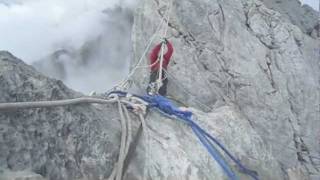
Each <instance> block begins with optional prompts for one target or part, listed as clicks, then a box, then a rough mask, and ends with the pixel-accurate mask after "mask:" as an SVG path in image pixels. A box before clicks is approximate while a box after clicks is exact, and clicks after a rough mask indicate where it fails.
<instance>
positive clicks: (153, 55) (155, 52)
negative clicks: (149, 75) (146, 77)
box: [150, 41, 173, 71]
mask: <svg viewBox="0 0 320 180" xmlns="http://www.w3.org/2000/svg"><path fill="white" fill-rule="evenodd" d="M167 48H168V51H167V52H166V54H164V55H163V62H162V67H163V68H164V69H167V67H168V64H169V62H170V58H171V56H172V53H173V46H172V44H171V43H170V42H169V41H168V43H167ZM160 50H161V43H160V44H158V45H156V47H154V48H153V49H152V51H151V54H150V64H153V65H152V66H151V71H157V70H159V67H160V60H159V61H158V62H157V63H155V62H156V61H157V60H158V57H159V58H160V55H159V52H160ZM154 63H155V64H154Z"/></svg>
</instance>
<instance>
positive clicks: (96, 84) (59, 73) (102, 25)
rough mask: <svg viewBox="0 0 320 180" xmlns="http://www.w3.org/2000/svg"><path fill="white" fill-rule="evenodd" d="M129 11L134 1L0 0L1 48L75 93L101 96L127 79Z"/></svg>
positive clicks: (129, 32) (129, 41)
mask: <svg viewBox="0 0 320 180" xmlns="http://www.w3.org/2000/svg"><path fill="white" fill-rule="evenodd" d="M134 6H135V0H68V1H65V0H0V27H1V28H0V49H1V50H8V51H10V52H12V53H13V54H14V55H15V56H17V57H19V58H20V59H22V60H24V61H25V62H27V63H29V64H33V65H35V64H36V67H37V69H38V70H39V71H41V72H43V73H44V74H46V75H49V76H51V77H53V78H56V79H61V80H63V81H64V83H66V84H67V85H68V86H69V87H71V88H73V89H75V90H78V91H82V92H85V93H88V92H90V91H92V90H97V91H99V92H103V91H105V90H107V89H109V88H111V87H112V86H113V85H114V84H115V83H116V82H118V81H119V80H121V79H122V78H123V77H125V75H126V74H127V71H128V63H129V59H130V55H131V54H130V53H131V49H130V48H131V26H132V22H131V21H130V18H131V17H130V16H132V14H130V9H132V8H134ZM119 7H122V8H119ZM61 50H63V51H61ZM57 52H58V53H57ZM61 52H63V53H62V56H61V57H60V55H59V53H61ZM57 54H58V56H56V55H57ZM53 57H54V58H53ZM39 60H41V61H40V62H39ZM56 62H58V65H56V64H57V63H56Z"/></svg>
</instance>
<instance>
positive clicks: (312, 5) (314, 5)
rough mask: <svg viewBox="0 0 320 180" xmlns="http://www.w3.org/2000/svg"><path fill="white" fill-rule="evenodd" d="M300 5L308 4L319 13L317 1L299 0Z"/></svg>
mask: <svg viewBox="0 0 320 180" xmlns="http://www.w3.org/2000/svg"><path fill="white" fill-rule="evenodd" d="M301 3H302V4H308V5H309V6H311V7H312V8H313V9H315V10H318V11H319V0H301Z"/></svg>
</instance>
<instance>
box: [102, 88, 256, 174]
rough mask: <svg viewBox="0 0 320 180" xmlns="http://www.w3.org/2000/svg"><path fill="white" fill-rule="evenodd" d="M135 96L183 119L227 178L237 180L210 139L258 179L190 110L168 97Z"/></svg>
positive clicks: (239, 165) (246, 171) (244, 170)
mask: <svg viewBox="0 0 320 180" xmlns="http://www.w3.org/2000/svg"><path fill="white" fill-rule="evenodd" d="M110 94H117V95H119V96H121V97H125V96H126V95H127V93H126V92H123V91H112V92H110V93H108V95H110ZM133 96H135V97H138V98H140V99H142V100H144V101H145V102H147V103H148V104H149V105H148V106H149V107H155V108H157V109H159V110H160V112H161V113H163V114H164V115H166V116H170V115H173V116H176V117H177V118H179V119H180V120H183V121H184V122H185V123H187V124H188V125H189V126H190V127H191V128H192V130H193V132H194V133H195V135H196V136H197V137H198V139H199V140H200V142H201V143H202V145H203V146H205V148H206V149H207V150H208V152H209V154H210V155H211V156H212V157H213V158H214V159H215V160H216V161H217V162H218V164H219V165H220V166H221V168H222V169H223V171H224V172H225V173H226V174H227V176H228V178H229V179H231V180H237V179H238V178H237V176H236V175H235V174H234V172H232V169H231V168H230V167H229V166H228V164H227V163H226V161H225V160H224V159H223V157H222V156H221V155H220V153H219V151H217V150H216V149H215V147H214V146H213V144H211V142H210V141H212V142H213V143H215V144H216V145H218V146H219V147H220V148H221V149H222V151H223V152H225V153H226V154H227V156H228V157H229V158H230V159H231V160H232V161H233V162H235V164H236V165H237V166H238V168H239V170H240V171H241V172H242V173H245V174H247V175H249V176H251V177H252V178H253V179H254V180H258V179H259V178H258V173H257V172H256V171H252V170H250V169H248V168H246V167H245V166H243V165H242V164H241V162H240V161H239V160H238V159H236V158H235V157H234V156H233V155H232V154H231V153H230V152H229V151H228V150H227V149H226V148H225V147H224V146H223V145H222V144H221V143H220V142H219V141H218V140H217V139H215V138H214V137H213V136H211V135H210V134H209V133H207V132H206V131H205V130H203V129H202V128H201V127H200V126H199V125H198V124H196V123H195V122H194V121H193V120H192V112H190V111H181V110H180V109H178V108H177V107H176V106H175V105H174V104H173V103H172V102H171V101H170V100H169V99H167V98H165V97H163V96H159V95H155V96H150V95H145V96H139V95H133Z"/></svg>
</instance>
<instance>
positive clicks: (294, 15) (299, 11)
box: [262, 0, 320, 34]
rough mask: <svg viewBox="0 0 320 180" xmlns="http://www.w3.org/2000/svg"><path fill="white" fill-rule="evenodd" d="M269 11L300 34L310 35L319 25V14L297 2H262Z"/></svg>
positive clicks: (279, 0) (286, 0) (289, 0)
mask: <svg viewBox="0 0 320 180" xmlns="http://www.w3.org/2000/svg"><path fill="white" fill-rule="evenodd" d="M262 2H263V3H264V4H265V5H266V6H267V7H268V8H270V9H273V10H275V11H278V12H280V13H281V15H282V16H283V17H284V18H286V19H287V20H289V22H291V23H292V24H294V25H296V26H298V27H299V28H300V29H301V31H302V32H304V33H307V34H310V33H311V32H312V30H313V29H314V28H315V27H316V26H317V25H318V24H319V23H320V22H319V15H320V14H319V12H318V11H316V10H314V9H312V8H311V7H310V6H308V5H301V2H300V1H299V0H262Z"/></svg>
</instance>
